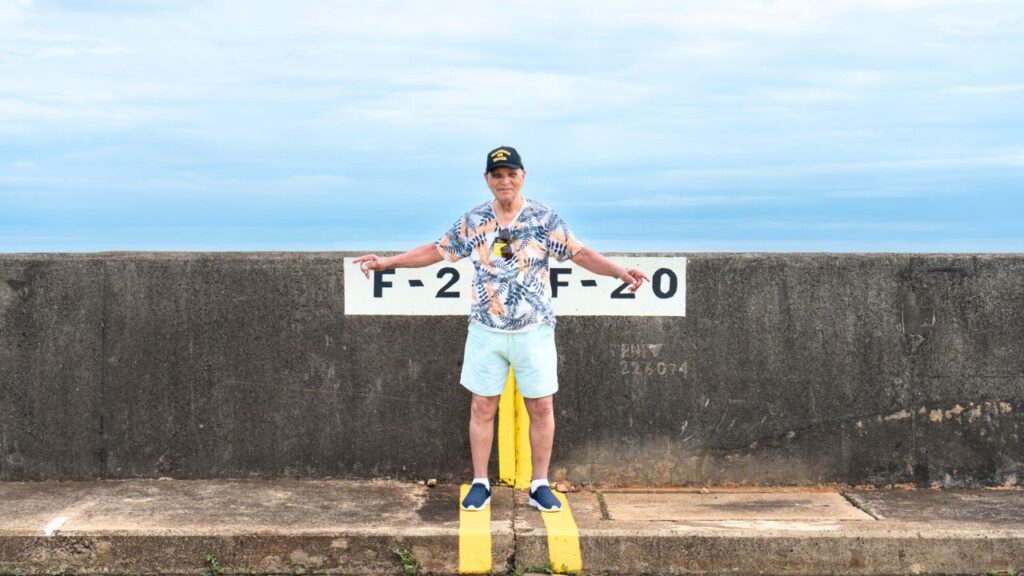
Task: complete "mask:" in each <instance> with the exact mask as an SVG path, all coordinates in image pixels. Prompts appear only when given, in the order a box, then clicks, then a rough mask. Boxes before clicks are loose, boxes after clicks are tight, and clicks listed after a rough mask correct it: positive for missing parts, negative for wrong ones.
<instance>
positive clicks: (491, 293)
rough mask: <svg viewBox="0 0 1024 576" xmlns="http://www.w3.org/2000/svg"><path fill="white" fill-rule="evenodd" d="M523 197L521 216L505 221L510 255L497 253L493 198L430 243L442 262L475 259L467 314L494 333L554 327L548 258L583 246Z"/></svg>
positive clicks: (561, 223)
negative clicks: (542, 325) (509, 237)
mask: <svg viewBox="0 0 1024 576" xmlns="http://www.w3.org/2000/svg"><path fill="white" fill-rule="evenodd" d="M523 200H524V202H523V207H522V209H521V210H520V212H519V215H518V216H516V218H515V219H514V220H512V224H510V225H509V231H510V233H511V234H510V236H511V242H510V244H511V247H512V257H511V258H508V259H506V258H505V257H503V256H501V253H500V250H499V249H498V248H497V247H495V242H496V240H497V239H498V234H499V232H498V217H497V216H496V215H495V213H494V206H493V201H488V202H484V203H483V204H481V205H479V206H477V207H476V208H473V209H472V210H470V211H469V212H467V213H466V214H464V215H463V216H462V217H461V218H459V219H458V220H457V221H456V222H455V224H454V225H452V227H451V228H450V229H449V230H448V231H447V232H445V234H444V235H443V236H441V238H440V239H438V240H437V241H436V242H434V246H436V247H437V249H438V251H439V252H440V253H441V255H442V256H443V257H444V258H445V259H446V260H449V261H451V262H455V261H456V260H459V259H461V258H465V257H466V256H469V259H470V261H472V262H473V269H474V274H473V290H472V295H471V306H470V312H469V318H470V321H473V322H476V323H477V324H479V325H480V326H482V327H483V328H487V329H490V330H493V331H498V332H526V331H528V330H532V329H535V328H538V327H540V325H541V324H544V323H548V324H551V325H552V326H554V325H555V311H554V308H552V306H551V286H550V284H549V282H550V280H549V277H550V272H549V270H548V256H554V257H555V259H556V260H558V261H559V262H564V261H565V260H566V259H568V258H571V257H572V256H574V255H576V253H577V252H579V251H580V250H582V249H583V244H582V243H580V241H579V240H577V239H576V237H575V236H573V234H572V231H570V230H569V227H568V226H567V225H566V224H565V222H564V221H563V220H562V219H561V218H559V217H558V214H555V211H554V210H552V209H551V208H549V207H548V206H546V205H544V204H541V203H540V202H536V201H534V200H530V199H529V198H525V197H524V198H523ZM499 246H500V244H499Z"/></svg>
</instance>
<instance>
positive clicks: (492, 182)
mask: <svg viewBox="0 0 1024 576" xmlns="http://www.w3.org/2000/svg"><path fill="white" fill-rule="evenodd" d="M484 179H485V180H487V187H488V188H490V189H491V193H492V194H494V197H495V198H496V199H497V200H498V201H499V202H511V201H512V200H513V199H514V198H515V197H516V194H519V189H520V188H522V187H523V181H524V180H525V179H526V171H525V170H522V169H520V168H512V167H509V166H498V167H497V168H495V169H494V170H491V171H490V172H488V173H486V174H484Z"/></svg>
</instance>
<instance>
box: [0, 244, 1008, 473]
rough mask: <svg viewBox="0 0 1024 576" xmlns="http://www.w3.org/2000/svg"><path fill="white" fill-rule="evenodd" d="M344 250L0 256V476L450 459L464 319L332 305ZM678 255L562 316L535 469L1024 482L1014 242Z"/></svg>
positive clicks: (436, 466)
mask: <svg viewBox="0 0 1024 576" xmlns="http://www.w3.org/2000/svg"><path fill="white" fill-rule="evenodd" d="M352 255H353V254H350V253H219V254H212V253H110V254H81V255H66V254H47V255H37V254H24V255H22V254H13V255H11V254H8V255H0V480H36V479H94V478H132V477H161V476H170V477H174V478H223V477H250V476H258V477H279V476H299V477H314V478H322V477H342V478H371V477H385V476H390V477H394V478H405V479H415V478H426V477H434V478H439V479H465V478H467V477H468V475H469V472H470V467H469V446H468V439H467V433H466V423H467V417H468V393H466V392H465V391H464V390H463V389H462V388H461V387H460V386H459V384H458V378H459V368H460V364H461V358H462V347H463V343H464V339H465V333H466V319H465V318H461V317H413V316H409V317H397V316H396V317H367V316H361V317H360V316H345V315H344V309H343V303H344V298H343V290H344V278H343V274H342V266H341V264H342V258H343V257H344V256H352ZM687 257H688V272H687V278H688V279H687V283H688V286H687V316H686V317H685V318H613V317H565V318H562V319H560V320H559V324H558V329H557V338H558V346H559V352H560V364H559V380H560V384H561V392H559V394H558V396H557V397H556V401H555V406H556V414H557V420H558V429H557V432H556V441H555V454H554V458H553V460H554V461H553V468H552V475H553V476H554V477H561V476H564V477H568V478H571V479H572V480H576V481H585V482H596V483H604V484H625V483H642V484H655V483H656V484H677V485H681V484H704V483H707V484H741V485H742V484H757V485H779V484H797V485H801V484H816V483H833V482H837V483H858V484H859V483H868V484H888V483H906V482H912V483H916V484H918V485H936V484H938V485H944V486H949V485H1020V484H1021V483H1022V481H1024V256H1022V255H901V254H878V255H853V254H843V255H830V254H688V255H687ZM495 467H496V461H495V462H494V463H493V464H492V470H494V468H495Z"/></svg>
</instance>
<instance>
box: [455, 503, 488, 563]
mask: <svg viewBox="0 0 1024 576" xmlns="http://www.w3.org/2000/svg"><path fill="white" fill-rule="evenodd" d="M468 493H469V484H463V485H462V486H461V487H460V488H459V502H458V504H457V505H458V506H459V574H487V573H490V571H491V505H490V504H488V505H487V507H486V508H484V509H483V510H463V509H462V506H461V504H462V499H463V498H465V497H466V494H468Z"/></svg>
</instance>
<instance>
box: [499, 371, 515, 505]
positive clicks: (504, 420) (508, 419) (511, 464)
mask: <svg viewBox="0 0 1024 576" xmlns="http://www.w3.org/2000/svg"><path fill="white" fill-rule="evenodd" d="M516 395H517V393H516V378H515V375H514V374H513V373H512V369H511V368H509V369H508V380H506V381H505V390H504V391H503V392H502V393H501V399H500V400H498V479H499V480H501V482H502V483H504V484H508V485H510V486H513V485H515V481H516Z"/></svg>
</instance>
